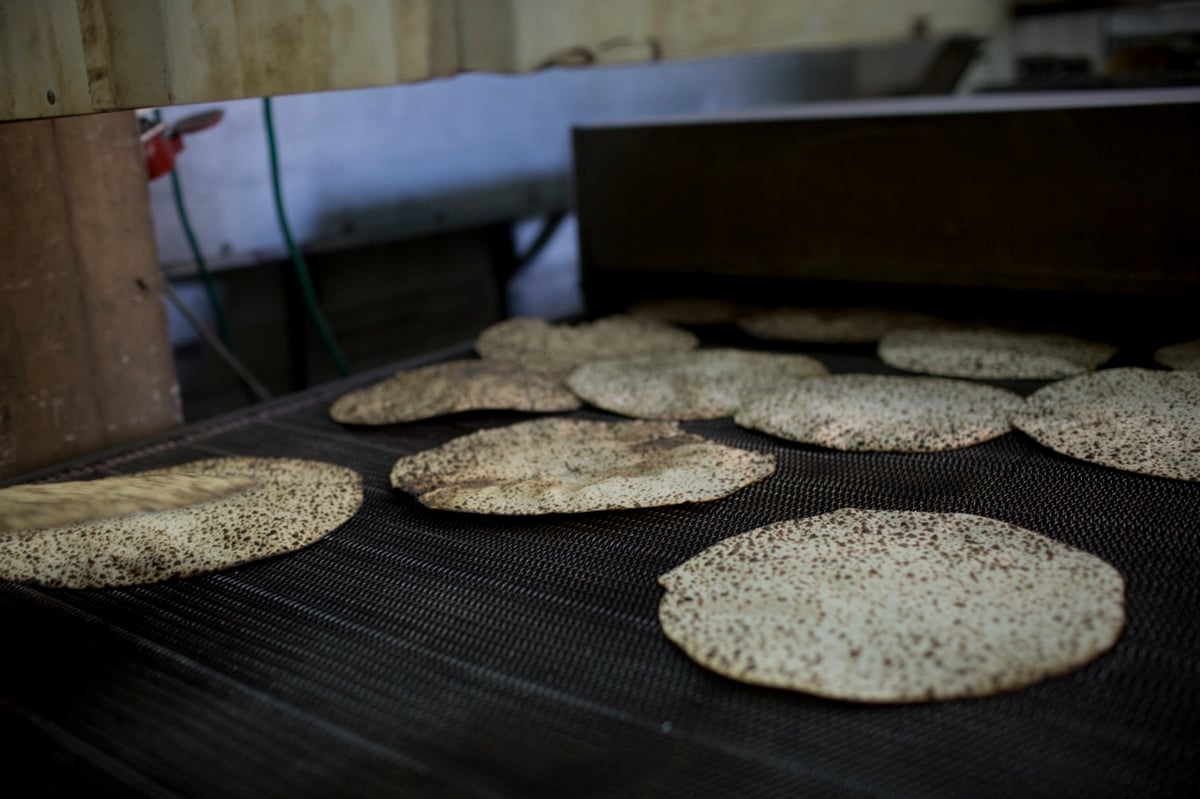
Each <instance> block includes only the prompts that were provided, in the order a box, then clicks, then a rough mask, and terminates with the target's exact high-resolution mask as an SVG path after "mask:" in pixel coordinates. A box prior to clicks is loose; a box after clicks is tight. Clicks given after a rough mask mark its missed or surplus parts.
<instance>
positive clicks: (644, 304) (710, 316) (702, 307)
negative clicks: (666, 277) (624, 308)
mask: <svg viewBox="0 0 1200 799" xmlns="http://www.w3.org/2000/svg"><path fill="white" fill-rule="evenodd" d="M748 311H749V309H748V308H747V307H746V306H744V305H738V304H737V303H733V302H730V301H729V300H722V299H718V298H716V297H673V298H670V299H665V300H641V301H640V302H636V303H634V304H633V305H632V306H630V308H629V313H630V315H632V316H642V317H646V318H647V319H657V320H658V321H660V322H670V323H672V324H677V325H719V324H722V323H725V322H732V321H734V320H735V319H737V318H738V317H739V316H742V315H744V314H745V313H747V312H748Z"/></svg>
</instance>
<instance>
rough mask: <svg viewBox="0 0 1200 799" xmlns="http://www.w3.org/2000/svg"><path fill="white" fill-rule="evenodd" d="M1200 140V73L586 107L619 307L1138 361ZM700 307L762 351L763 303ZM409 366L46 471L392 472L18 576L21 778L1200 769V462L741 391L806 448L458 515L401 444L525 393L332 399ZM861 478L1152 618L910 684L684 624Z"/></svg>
mask: <svg viewBox="0 0 1200 799" xmlns="http://www.w3.org/2000/svg"><path fill="white" fill-rule="evenodd" d="M1196 141H1200V97H1198V96H1197V95H1196V93H1195V92H1189V91H1180V92H1158V93H1149V94H1146V93H1131V94H1128V95H1119V96H1111V95H1110V96H1106V97H1104V99H1103V100H1098V99H1092V98H1089V97H1087V96H1082V95H1072V96H1039V97H1037V98H1028V97H1024V98H982V99H977V100H974V101H972V102H970V103H965V104H964V103H963V102H957V103H951V102H942V101H919V102H918V101H903V102H901V101H896V102H887V103H882V104H868V105H853V104H851V105H835V106H828V107H816V108H805V109H801V110H798V111H779V112H770V113H764V114H761V115H754V116H750V117H745V118H739V119H718V120H713V119H685V120H678V119H677V120H663V121H658V122H649V123H647V122H640V123H636V124H634V123H631V124H629V125H608V126H602V127H592V128H581V129H579V130H578V131H577V133H576V136H575V176H576V179H575V193H576V200H577V208H578V212H579V216H580V237H581V242H580V243H581V253H582V259H583V280H584V288H585V295H586V297H587V300H588V305H589V312H590V313H592V314H596V315H599V314H602V313H607V312H609V311H614V310H620V309H623V308H624V307H627V306H628V305H629V304H630V303H631V302H633V301H635V300H638V299H645V298H654V297H671V296H679V295H684V294H686V295H701V296H717V297H723V298H735V299H738V300H741V301H746V302H755V303H760V304H762V303H767V304H816V305H831V306H834V305H839V304H854V305H864V304H884V305H892V306H901V307H907V308H915V309H919V310H924V311H928V312H932V313H937V314H940V315H946V316H951V317H954V318H958V319H962V320H967V321H978V320H986V321H990V322H998V323H1003V324H1011V325H1018V326H1029V327H1047V326H1050V327H1055V328H1056V329H1062V330H1070V331H1075V332H1083V333H1085V334H1087V335H1091V336H1095V337H1098V338H1104V339H1107V340H1111V341H1113V342H1114V343H1118V344H1120V345H1121V347H1122V350H1121V352H1120V353H1119V355H1118V356H1117V359H1116V360H1115V361H1114V362H1113V364H1114V365H1147V364H1148V359H1149V353H1150V351H1151V349H1152V348H1153V347H1154V346H1157V345H1160V344H1163V343H1170V342H1171V341H1174V340H1176V339H1177V338H1180V337H1186V335H1187V334H1188V333H1189V332H1190V333H1191V334H1192V335H1194V334H1195V329H1196V319H1197V316H1196V311H1195V309H1196V307H1197V304H1196V301H1197V299H1198V289H1200V258H1198V253H1200V226H1198V225H1197V224H1196V221H1197V217H1196V210H1195V203H1194V202H1193V199H1194V196H1195V190H1196V186H1197V185H1200V149H1198V148H1196V146H1195V142H1196ZM698 332H699V334H700V336H701V339H702V344H703V345H731V346H747V347H755V348H762V347H763V346H764V344H763V342H761V341H752V340H750V339H749V337H748V336H747V335H746V334H745V333H743V332H741V331H740V330H738V329H737V328H735V327H734V326H732V325H715V326H709V327H706V328H704V329H701V330H699V331H698ZM774 346H775V347H776V348H779V349H787V350H795V351H803V352H806V353H808V354H812V355H815V356H816V357H817V358H819V359H820V360H821V361H822V362H823V363H824V364H825V365H826V366H827V367H828V368H829V370H830V371H831V372H834V373H841V372H868V373H892V372H894V371H895V370H892V369H890V368H889V367H887V366H885V365H884V364H883V363H882V362H880V361H879V360H878V358H877V357H876V355H875V353H874V349H873V347H872V346H869V345H866V346H859V345H831V346H825V347H819V346H801V345H787V344H776V345H774ZM468 352H469V344H468V345H464V347H463V348H461V349H456V350H454V351H448V352H440V353H430V354H429V355H428V356H426V357H423V358H421V359H418V360H416V361H411V362H407V363H405V364H400V365H398V366H399V367H411V366H416V365H418V364H419V363H425V362H430V361H434V360H438V359H444V358H448V357H451V356H454V355H462V354H466V353H468ZM395 368H397V367H396V366H393V367H389V368H388V369H387V370H384V371H377V372H374V373H371V374H365V375H359V376H356V377H353V378H350V379H348V380H343V381H339V382H337V383H333V384H328V385H324V386H321V387H318V388H316V389H313V390H310V391H307V392H305V393H303V394H300V395H296V396H292V397H288V398H285V399H282V400H278V401H275V402H273V403H270V404H267V405H263V406H258V407H254V408H250V409H247V410H245V411H241V412H238V413H235V414H232V415H229V416H225V417H221V418H218V419H215V420H212V421H209V422H205V423H201V424H198V425H192V426H189V427H185V428H182V429H179V430H175V431H171V432H168V433H166V434H162V435H160V436H158V437H157V438H154V439H151V440H147V441H141V442H139V443H137V444H135V445H131V446H123V447H119V448H117V449H115V450H110V451H106V452H102V453H100V454H96V455H91V456H87V457H85V458H83V459H81V460H77V461H74V462H71V463H68V464H65V465H61V466H57V467H53V468H52V469H49V470H46V471H44V472H42V473H40V474H39V475H36V476H38V477H54V478H68V477H72V478H83V477H93V476H104V475H112V474H121V473H126V472H130V471H135V470H140V469H145V468H150V467H156V466H163V465H169V464H175V463H181V462H184V461H187V460H191V459H195V458H200V457H208V456H212V455H227V454H238V455H262V456H292V457H303V458H313V459H319V460H324V461H329V462H332V463H335V464H340V465H344V466H348V467H351V468H353V469H355V470H357V471H358V472H359V473H360V474H361V475H362V477H363V484H364V488H365V502H364V504H363V506H362V508H361V509H360V511H359V512H358V513H357V515H356V516H354V518H353V519H352V520H351V521H350V522H348V523H347V524H345V525H344V526H343V527H341V528H340V529H339V530H337V531H336V532H335V533H334V534H332V535H330V536H328V537H327V538H325V539H323V540H321V541H320V542H318V543H316V544H315V545H312V546H310V547H308V548H306V549H303V550H301V551H299V552H296V553H294V554H291V555H288V556H285V557H279V558H275V559H270V560H266V561H260V562H256V563H251V564H247V565H244V566H241V567H238V568H235V569H232V570H229V571H224V572H220V573H216V574H212V575H208V576H204V577H197V578H191V579H187V580H177V581H171V582H166V583H159V584H155V585H148V586H142V587H132V588H121V589H107V590H102V591H64V590H45V589H38V588H33V587H29V586H24V585H18V584H11V583H3V584H0V618H3V620H4V625H3V627H4V630H5V632H6V635H7V641H8V647H7V654H6V656H5V657H3V658H2V659H0V662H2V663H3V667H2V669H3V671H2V673H3V685H4V689H3V701H0V725H2V727H3V729H4V732H5V738H6V739H7V741H8V744H7V748H6V751H7V753H8V754H7V758H6V760H7V762H8V764H9V769H10V773H11V772H12V771H14V770H15V772H16V773H17V774H18V775H21V776H22V777H24V778H25V779H27V780H28V781H27V782H26V783H25V784H27V785H45V786H52V787H53V788H55V789H71V790H74V791H75V792H78V793H87V794H88V795H101V794H112V795H129V794H130V793H136V794H139V795H148V796H160V795H161V796H169V795H170V796H174V795H200V794H204V795H288V796H329V795H383V794H388V795H605V796H608V795H613V796H617V795H620V796H626V795H645V796H754V795H801V796H852V795H888V796H892V795H894V796H964V795H970V796H993V795H994V796H1012V795H1045V796H1104V795H1169V794H1185V793H1188V792H1189V786H1192V789H1194V786H1195V785H1196V783H1197V780H1198V779H1200V680H1198V679H1197V678H1198V676H1200V675H1198V670H1200V614H1198V613H1197V610H1198V608H1200V588H1198V586H1200V583H1198V582H1197V579H1196V574H1197V572H1198V571H1200V484H1197V483H1195V482H1189V481H1182V480H1170V479H1165V478H1157V477H1150V476H1144V475H1139V474H1134V473H1128V472H1121V471H1117V470H1115V469H1110V468H1106V467H1102V466H1097V465H1092V464H1088V463H1084V462H1080V461H1075V460H1072V459H1069V458H1067V457H1065V456H1061V455H1058V454H1056V453H1054V452H1052V451H1050V450H1048V449H1046V448H1044V447H1042V446H1040V445H1038V444H1037V443H1035V442H1034V441H1033V440H1032V439H1030V438H1028V437H1026V436H1025V435H1023V434H1021V433H1018V432H1013V433H1009V434H1007V435H1004V436H1002V437H1000V438H998V439H995V440H992V441H990V442H987V443H984V444H980V445H977V446H972V447H967V448H965V449H961V450H955V451H951V452H942V453H931V454H899V453H848V452H836V451H832V450H825V449H821V448H817V447H811V446H806V445H800V444H789V443H787V442H783V441H780V440H778V439H773V438H770V437H767V436H764V435H761V434H758V433H754V432H751V431H747V430H743V429H740V428H738V427H736V426H734V425H733V423H732V422H731V421H730V420H728V419H722V420H715V421H703V422H688V423H685V425H684V427H685V428H686V429H688V430H690V431H693V432H697V433H701V434H702V435H704V436H706V437H708V438H711V439H714V440H716V441H719V442H723V443H727V444H731V445H734V446H738V447H742V448H745V449H749V450H753V451H760V452H770V453H772V454H774V455H775V457H776V459H777V462H778V472H777V473H776V474H775V475H774V476H773V477H772V478H770V479H768V480H765V481H762V482H760V483H757V484H755V485H752V486H750V487H748V488H746V489H744V490H742V491H740V492H738V493H736V494H734V495H733V496H730V497H727V498H726V499H722V500H718V501H715V502H712V503H706V504H699V505H681V506H677V507H670V508H658V509H647V510H631V511H606V512H598V513H585V514H577V515H551V516H544V517H525V518H522V517H486V516H476V515H470V514H455V513H447V512H439V511H435V510H430V509H428V508H425V507H423V506H422V505H420V504H419V503H418V502H417V501H416V500H414V499H413V498H412V497H410V496H408V495H406V494H403V493H400V492H397V491H394V490H392V489H391V488H390V487H389V484H388V472H389V470H390V468H391V465H392V463H393V462H394V461H395V460H396V458H397V457H399V456H402V455H405V454H409V453H413V452H416V451H419V450H422V449H426V448H429V447H432V446H435V445H438V444H441V443H444V442H446V441H448V440H450V439H451V438H454V437H456V436H460V435H463V434H465V433H468V432H471V431H475V430H480V429H484V428H489V427H495V426H499V425H505V424H509V423H512V422H514V421H517V420H520V419H523V418H526V417H524V416H523V415H521V414H516V413H509V412H471V413H467V414H460V415H456V416H452V417H444V418H440V419H435V420H430V421H424V422H415V423H410V424H403V425H393V426H388V427H381V428H372V429H365V428H346V427H343V426H341V425H338V424H335V423H334V422H333V421H331V420H330V419H329V416H328V412H327V409H328V406H329V404H330V402H331V401H332V400H333V399H334V398H335V397H336V396H338V395H339V394H341V393H343V392H344V391H346V390H347V389H348V388H351V387H354V386H359V385H365V384H367V383H369V382H371V381H373V380H376V379H378V378H379V377H381V376H383V375H384V374H385V373H390V372H391V371H393V370H394V369H395ZM998 385H1002V386H1004V387H1007V388H1010V389H1012V390H1014V391H1017V392H1018V393H1021V394H1028V393H1030V392H1031V391H1033V390H1034V389H1035V388H1037V387H1038V386H1039V385H1041V383H1039V382H1035V381H1004V382H999V383H998ZM574 415H575V416H577V417H580V418H595V419H605V418H612V417H610V416H609V415H607V414H604V413H602V412H600V411H595V410H582V411H578V412H576V413H575V414H574ZM842 507H861V508H878V509H912V510H930V511H957V512H969V513H975V514H979V515H984V516H989V517H992V518H996V519H1002V520H1005V521H1009V522H1012V523H1015V524H1018V525H1020V526H1022V527H1026V528H1029V529H1033V530H1037V531H1039V532H1042V533H1044V534H1046V535H1048V536H1051V537H1052V538H1055V539H1058V540H1061V541H1064V542H1066V543H1068V544H1071V545H1073V546H1076V547H1079V548H1081V549H1084V550H1086V551H1088V552H1091V553H1093V554H1096V555H1099V556H1100V557H1102V558H1104V559H1105V560H1107V561H1108V562H1110V563H1112V564H1113V565H1114V566H1116V568H1117V569H1118V570H1120V572H1121V573H1122V574H1123V575H1124V577H1125V579H1126V582H1127V590H1128V594H1127V612H1128V623H1127V627H1126V629H1125V631H1124V634H1123V636H1122V637H1121V639H1120V641H1119V642H1118V643H1117V645H1116V647H1115V648H1114V649H1113V650H1112V651H1111V652H1109V653H1108V654H1106V655H1104V656H1103V657H1101V658H1100V659H1099V660H1098V661H1096V662H1094V663H1092V664H1091V665H1089V666H1087V667H1085V668H1083V669H1081V670H1079V671H1077V672H1075V673H1073V674H1070V675H1068V676H1064V677H1060V678H1056V679H1051V680H1049V681H1046V682H1044V683H1041V684H1039V685H1036V686H1033V687H1030V688H1027V689H1024V690H1021V691H1018V692H1016V693H1011V694H1006V695H1001V696H995V697H991V698H986V699H976V700H967V701H954V702H945V703H933V704H923V705H879V706H874V705H858V704H852V703H844V702H837V701H830V700H824V699H818V698H813V697H810V696H805V695H802V694H796V693H789V692H784V691H779V690H773V689H769V688H761V687H753V686H749V685H743V684H740V683H736V682H733V681H731V680H728V679H726V678H723V677H721V676H718V675H716V674H713V673H710V672H708V671H706V670H704V669H702V668H700V667H699V666H697V665H696V664H694V663H693V662H692V661H690V660H689V659H688V658H687V657H685V656H684V655H683V654H682V652H680V651H679V650H678V649H677V648H676V647H675V646H674V645H672V644H671V643H670V642H669V641H668V640H667V639H666V638H665V637H664V636H663V635H662V633H661V632H660V630H659V626H658V622H657V620H656V607H657V603H658V600H659V597H660V595H661V589H660V588H659V587H658V585H657V583H656V578H657V577H658V575H660V574H662V573H664V572H666V571H668V570H670V569H671V568H673V567H674V566H676V565H678V564H679V563H681V562H683V561H685V560H687V559H688V558H690V557H691V556H693V555H694V554H696V553H698V552H699V551H701V550H703V549H704V548H706V547H708V546H709V545H711V544H713V543H715V542H717V541H719V540H721V539H723V538H726V537H728V536H730V535H732V534H735V533H738V532H742V531H745V530H749V529H751V528H754V527H758V526H761V525H764V524H767V523H770V522H774V521H778V520H781V519H788V518H796V517H802V516H810V515H814V514H818V513H822V512H826V511H832V510H835V509H838V508H842Z"/></svg>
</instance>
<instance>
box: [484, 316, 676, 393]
mask: <svg viewBox="0 0 1200 799" xmlns="http://www.w3.org/2000/svg"><path fill="white" fill-rule="evenodd" d="M698 343H699V340H698V339H697V338H696V337H695V336H694V335H692V334H691V333H689V332H687V331H686V330H680V329H679V328H677V327H672V326H671V325H668V324H666V323H665V322H658V321H655V320H653V319H643V318H638V317H633V316H619V315H618V316H606V317H604V318H603V319H597V320H596V321H595V322H585V323H582V324H578V325H565V324H562V325H552V324H550V323H548V322H546V321H545V320H542V319H529V318H516V319H508V320H505V321H503V322H499V323H498V324H494V325H492V326H491V327H489V328H488V329H487V330H484V331H483V332H482V333H480V334H479V338H478V339H477V340H476V342H475V350H476V351H477V352H478V353H479V354H480V356H482V357H483V358H485V359H487V360H491V361H504V362H507V363H515V364H517V365H519V366H523V367H525V368H526V369H531V370H533V371H535V372H543V373H546V374H550V375H554V376H556V377H560V378H562V377H566V376H567V375H568V374H569V373H570V371H571V370H572V369H574V368H575V367H576V366H582V365H583V364H585V363H591V362H593V361H607V360H612V359H615V358H633V357H636V356H638V355H653V354H655V353H662V352H676V351H679V350H690V349H694V348H695V347H696V345H697V344H698Z"/></svg>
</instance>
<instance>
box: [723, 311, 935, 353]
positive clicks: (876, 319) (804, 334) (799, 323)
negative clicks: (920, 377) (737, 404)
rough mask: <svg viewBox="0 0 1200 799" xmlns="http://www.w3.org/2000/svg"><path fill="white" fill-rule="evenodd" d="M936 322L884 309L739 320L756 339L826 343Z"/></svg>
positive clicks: (874, 336)
mask: <svg viewBox="0 0 1200 799" xmlns="http://www.w3.org/2000/svg"><path fill="white" fill-rule="evenodd" d="M936 323H937V320H936V319H934V318H933V317H931V316H928V315H926V314H922V313H915V312H912V311H893V310H890V309H887V308H774V309H771V310H767V311H759V312H758V313H752V314H747V315H746V316H743V317H742V318H741V319H739V320H738V325H739V326H740V327H741V328H742V329H743V330H745V331H746V332H747V333H749V334H750V335H752V336H756V337H758V338H763V339H774V340H780V341H814V342H824V343H829V344H853V343H865V342H871V341H879V339H880V337H882V336H883V334H885V333H887V332H888V331H889V330H895V329H897V328H902V327H914V326H928V325H933V324H936Z"/></svg>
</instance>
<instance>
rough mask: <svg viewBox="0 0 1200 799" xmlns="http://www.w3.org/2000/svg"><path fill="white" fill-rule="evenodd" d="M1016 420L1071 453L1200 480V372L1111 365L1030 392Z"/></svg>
mask: <svg viewBox="0 0 1200 799" xmlns="http://www.w3.org/2000/svg"><path fill="white" fill-rule="evenodd" d="M1013 426H1014V427H1016V428H1018V429H1020V430H1022V431H1024V432H1025V433H1027V434H1029V435H1030V436H1032V437H1033V438H1034V439H1036V440H1037V441H1038V442H1039V443H1041V444H1044V445H1045V446H1047V447H1050V448H1051V449H1053V450H1055V451H1056V452H1061V453H1062V454H1064V455H1069V456H1071V457H1072V458H1078V459H1080V460H1084V461H1089V462H1091V463H1099V464H1102V465H1104V466H1112V467H1114V468H1117V469H1124V470H1125V471H1130V472H1139V473H1141V474H1151V475H1156V476H1158V477H1173V478H1175V479H1178V480H1200V374H1196V373H1195V372H1161V371H1158V370H1154V369H1134V368H1122V369H1105V370H1103V371H1099V372H1094V373H1092V374H1087V375H1080V376H1079V377H1073V378H1071V379H1069V380H1063V381H1060V382H1058V383H1051V384H1050V385H1048V386H1043V387H1042V388H1040V389H1038V390H1037V391H1035V392H1033V393H1032V394H1030V395H1029V396H1028V397H1027V398H1026V399H1025V402H1024V404H1023V405H1022V407H1021V409H1020V410H1019V411H1017V413H1016V414H1014V415H1013Z"/></svg>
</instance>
